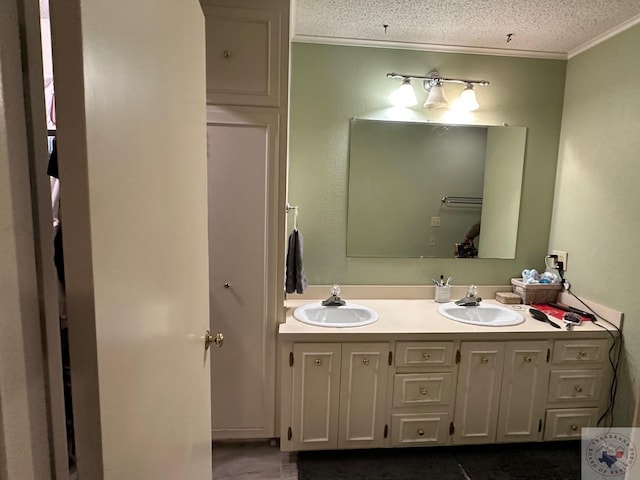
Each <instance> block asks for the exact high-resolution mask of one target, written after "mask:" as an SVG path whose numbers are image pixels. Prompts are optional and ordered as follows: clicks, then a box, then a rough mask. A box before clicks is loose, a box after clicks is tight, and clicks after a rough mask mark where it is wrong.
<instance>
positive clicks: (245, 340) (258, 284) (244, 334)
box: [207, 109, 279, 438]
mask: <svg viewBox="0 0 640 480" xmlns="http://www.w3.org/2000/svg"><path fill="white" fill-rule="evenodd" d="M207 115H208V118H207V157H208V172H207V175H208V190H209V297H210V315H211V331H212V332H214V333H217V332H222V333H223V335H224V338H225V341H224V346H223V347H222V348H220V349H214V350H212V353H211V375H212V385H213V389H212V395H211V400H212V407H211V408H212V430H213V433H214V438H238V437H241V438H243V437H246V438H250V437H260V438H265V437H270V436H272V435H273V433H274V427H275V418H274V408H275V331H274V330H273V329H267V328H266V327H265V326H266V324H267V305H268V304H269V301H270V299H269V298H268V297H267V291H268V284H267V279H268V278H270V276H271V275H273V271H272V270H271V269H270V267H269V255H268V251H269V250H268V246H269V238H270V235H272V233H271V232H272V230H271V227H270V225H269V224H268V219H269V215H268V212H269V208H270V207H271V206H272V205H273V203H274V202H273V194H272V192H271V191H270V189H269V186H268V183H267V181H266V179H267V178H269V175H270V174H271V173H270V172H271V170H272V169H273V168H274V167H273V162H274V158H276V155H277V154H276V152H277V145H278V121H279V117H278V115H277V114H265V113H260V114H258V113H242V114H240V113H231V112H224V113H222V112H215V111H213V110H212V109H209V111H208V113H207ZM249 205H250V206H251V208H248V207H247V206H249Z"/></svg>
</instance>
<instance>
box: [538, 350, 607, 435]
mask: <svg viewBox="0 0 640 480" xmlns="http://www.w3.org/2000/svg"><path fill="white" fill-rule="evenodd" d="M610 346H611V341H610V340H608V339H597V338H594V339H581V340H556V341H555V342H554V344H553V351H552V353H551V371H550V375H549V391H548V396H547V411H546V421H545V433H544V439H545V440H564V439H572V438H580V434H581V429H582V428H584V427H593V426H595V425H596V423H597V421H598V417H599V416H600V415H601V414H602V412H603V411H604V409H605V408H606V403H607V393H608V391H607V389H608V388H609V386H610V383H611V372H610V370H608V368H607V366H608V363H606V362H607V360H608V354H609V353H608V352H609V348H610Z"/></svg>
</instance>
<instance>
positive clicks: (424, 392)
mask: <svg viewBox="0 0 640 480" xmlns="http://www.w3.org/2000/svg"><path fill="white" fill-rule="evenodd" d="M420 393H421V394H422V395H426V394H427V393H429V392H428V391H427V389H426V388H424V387H420Z"/></svg>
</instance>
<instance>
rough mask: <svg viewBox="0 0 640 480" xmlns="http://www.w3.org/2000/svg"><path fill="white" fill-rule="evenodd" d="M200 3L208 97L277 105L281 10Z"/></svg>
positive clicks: (222, 101) (213, 101) (225, 101)
mask: <svg viewBox="0 0 640 480" xmlns="http://www.w3.org/2000/svg"><path fill="white" fill-rule="evenodd" d="M202 3H203V5H202V10H203V12H204V15H205V26H206V27H205V28H206V55H207V61H206V68H207V103H210V104H217V105H254V106H269V107H277V106H279V103H280V70H281V65H280V62H281V55H280V49H281V46H282V45H281V29H282V12H280V11H278V10H269V9H264V8H250V9H249V8H235V7H220V6H213V5H208V3H210V1H207V0H204V1H203V2H202ZM256 6H257V5H256Z"/></svg>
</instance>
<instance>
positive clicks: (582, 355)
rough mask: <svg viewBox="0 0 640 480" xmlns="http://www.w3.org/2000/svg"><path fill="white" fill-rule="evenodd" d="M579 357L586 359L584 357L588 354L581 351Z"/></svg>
mask: <svg viewBox="0 0 640 480" xmlns="http://www.w3.org/2000/svg"><path fill="white" fill-rule="evenodd" d="M578 355H580V358H584V357H586V356H587V352H586V351H585V350H580V351H579V352H578Z"/></svg>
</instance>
